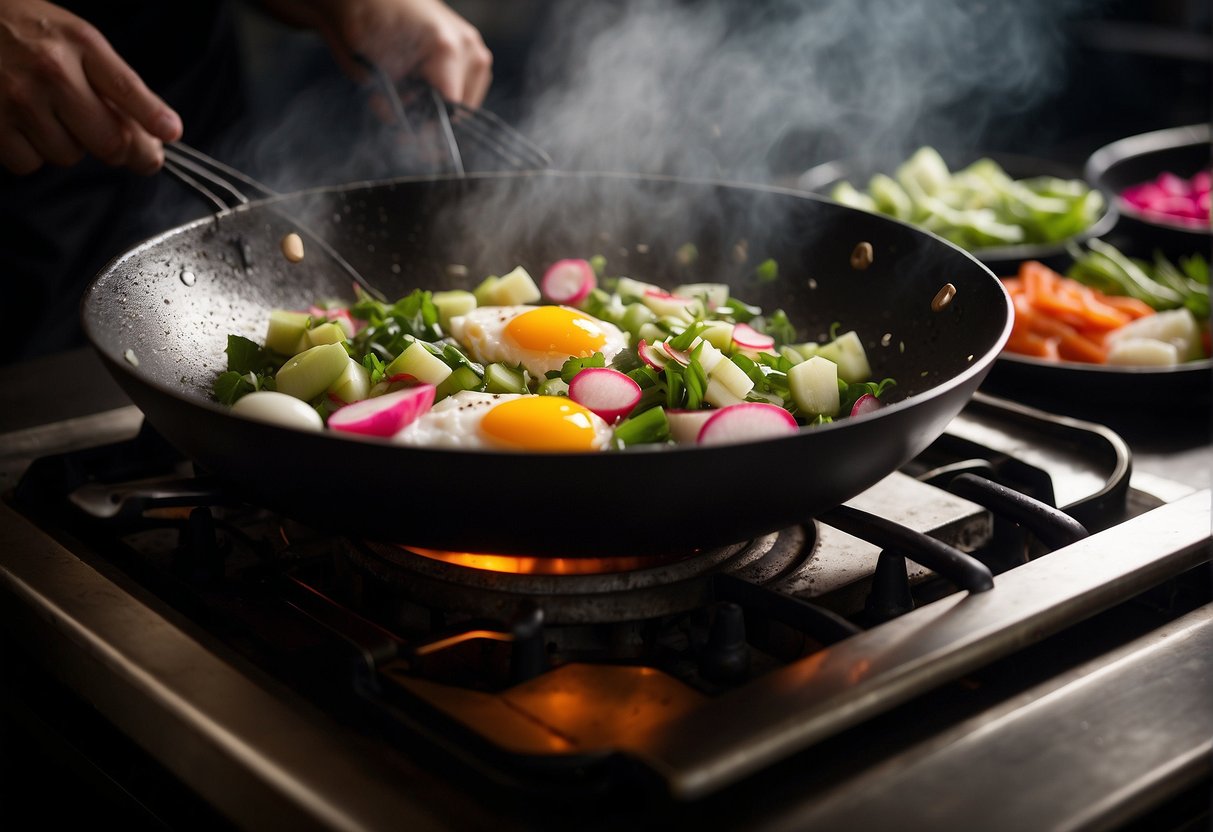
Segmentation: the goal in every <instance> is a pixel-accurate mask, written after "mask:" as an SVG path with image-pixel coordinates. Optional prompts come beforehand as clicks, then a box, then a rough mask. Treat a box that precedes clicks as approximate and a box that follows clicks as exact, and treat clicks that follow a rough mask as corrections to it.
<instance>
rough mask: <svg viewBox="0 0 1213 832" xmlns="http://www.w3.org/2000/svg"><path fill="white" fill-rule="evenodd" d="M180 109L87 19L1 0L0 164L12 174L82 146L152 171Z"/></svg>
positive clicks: (62, 158) (63, 161)
mask: <svg viewBox="0 0 1213 832" xmlns="http://www.w3.org/2000/svg"><path fill="white" fill-rule="evenodd" d="M181 129H182V127H181V117H180V116H178V115H177V113H176V112H174V111H173V110H172V108H170V107H169V106H168V105H167V104H165V103H164V102H163V101H162V100H161V99H160V98H159V97H158V96H156V95H155V94H154V93H153V92H152V91H151V90H149V89H148V88H147V86H146V85H145V84H144V83H143V80H142V79H141V78H140V77H139V76H138V75H137V74H136V73H135V71H134V70H133V69H131V68H130V66H128V65H127V63H126V62H125V61H124V60H122V58H120V57H119V56H118V53H117V52H115V51H114V49H113V47H112V46H110V44H109V41H107V40H106V39H105V37H104V36H103V35H102V34H101V33H100V32H99V31H97V29H96V28H94V27H93V26H92V25H90V24H89V23H88V22H87V21H84V20H82V19H80V18H79V17H76V16H75V15H74V14H72V13H71V12H68V11H67V10H66V9H63V8H60V7H59V6H56V5H54V4H53V3H47V2H44V0H0V164H2V165H3V166H4V167H5V168H7V169H8V170H10V171H11V172H13V173H15V174H19V175H20V174H27V173H32V172H34V171H35V170H37V169H38V168H40V167H42V165H43V164H44V163H46V162H49V163H50V164H52V165H60V166H68V165H74V164H76V163H77V162H79V161H80V160H81V159H82V158H83V157H84V155H85V154H90V155H92V156H95V157H97V158H98V159H100V160H101V161H103V162H105V163H107V164H109V165H113V166H115V167H127V168H130V169H131V170H133V171H135V172H137V173H145V174H151V173H155V172H156V171H158V170H159V169H160V166H161V165H162V164H163V163H164V145H163V143H164V142H169V141H174V140H176V139H178V138H180V137H181Z"/></svg>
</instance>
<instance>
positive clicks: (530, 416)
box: [480, 396, 597, 451]
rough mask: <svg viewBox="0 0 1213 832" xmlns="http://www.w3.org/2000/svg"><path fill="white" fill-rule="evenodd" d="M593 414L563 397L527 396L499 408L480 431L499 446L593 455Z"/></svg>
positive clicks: (491, 414) (485, 418)
mask: <svg viewBox="0 0 1213 832" xmlns="http://www.w3.org/2000/svg"><path fill="white" fill-rule="evenodd" d="M592 415H593V414H591V413H590V411H588V410H586V409H585V408H584V407H582V406H581V405H579V404H577V402H574V401H570V400H569V399H567V398H565V397H563V396H523V397H521V398H517V399H509V400H508V401H503V402H502V403H501V404H499V405H496V406H494V407H493V409H492V410H490V411H489V412H488V413H486V414H484V419H483V420H482V421H481V423H480V430H481V432H483V433H484V434H485V435H486V436H488V437H489V438H491V439H492V440H494V441H495V442H496V443H497V444H499V445H504V446H506V447H510V448H520V449H525V450H531V451H592V450H594V440H595V438H596V437H597V432H596V431H595V430H594V420H593V419H592V418H591V417H592Z"/></svg>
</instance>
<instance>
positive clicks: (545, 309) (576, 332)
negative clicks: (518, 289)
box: [505, 306, 606, 358]
mask: <svg viewBox="0 0 1213 832" xmlns="http://www.w3.org/2000/svg"><path fill="white" fill-rule="evenodd" d="M505 331H506V334H507V335H508V336H509V338H510V340H512V341H513V342H514V343H515V344H517V345H518V346H520V347H522V348H523V349H524V350H530V351H532V352H539V353H555V354H558V355H573V356H577V357H578V358H584V357H586V356H590V355H593V354H594V353H595V352H597V351H598V350H600V349H602V347H603V345H604V344H605V343H606V334H605V333H604V332H603V331H602V327H600V326H599V325H598V322H597V321H596V320H594V319H593V318H591V317H590V316H589V315H583V314H582V313H580V312H577V311H575V310H573V309H565V308H563V307H560V306H540V307H539V308H538V309H531V310H530V311H527V312H523V313H522V314H521V315H518V316H517V317H515V318H514V319H513V320H511V321H510V322H509V323H508V324H507V325H506V328H505Z"/></svg>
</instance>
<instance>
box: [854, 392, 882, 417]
mask: <svg viewBox="0 0 1213 832" xmlns="http://www.w3.org/2000/svg"><path fill="white" fill-rule="evenodd" d="M882 407H884V402H882V401H881V400H880V399H878V398H876V397H875V396H873V395H872V394H871V393H864V394H863V395H862V396H860V397H859V398H858V399H856V400H855V404H853V405H851V415H852V416H862V415H863V414H865V413H872V412H874V411H877V410H880V409H881V408H882Z"/></svg>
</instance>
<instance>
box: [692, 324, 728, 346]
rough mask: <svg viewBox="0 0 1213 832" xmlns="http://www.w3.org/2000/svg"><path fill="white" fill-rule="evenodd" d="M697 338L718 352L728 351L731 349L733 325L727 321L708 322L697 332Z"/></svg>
mask: <svg viewBox="0 0 1213 832" xmlns="http://www.w3.org/2000/svg"><path fill="white" fill-rule="evenodd" d="M699 337H700V338H702V339H703V340H705V341H707V342H708V343H709V344H711V345H712V346H713V347H715V348H716V349H718V350H729V349H732V347H733V325H732V324H731V323H729V322H728V321H708V322H707V324H706V325H705V326H704V328H703V329H701V330H699Z"/></svg>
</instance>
